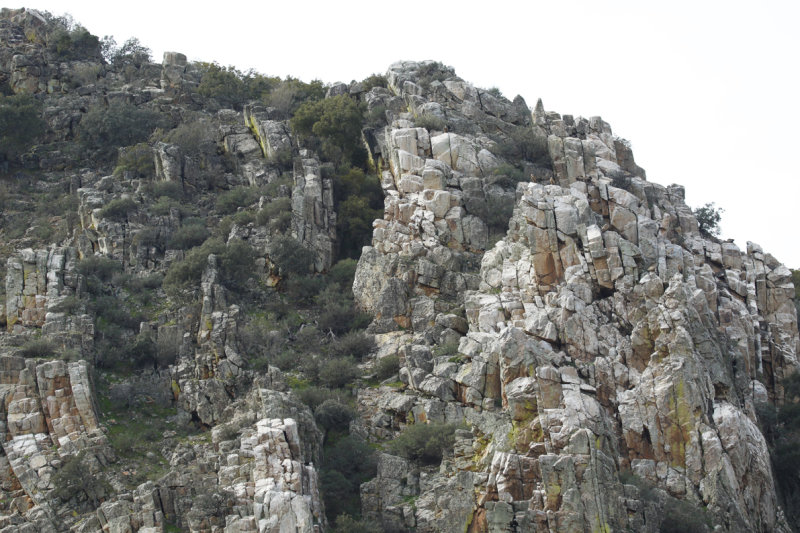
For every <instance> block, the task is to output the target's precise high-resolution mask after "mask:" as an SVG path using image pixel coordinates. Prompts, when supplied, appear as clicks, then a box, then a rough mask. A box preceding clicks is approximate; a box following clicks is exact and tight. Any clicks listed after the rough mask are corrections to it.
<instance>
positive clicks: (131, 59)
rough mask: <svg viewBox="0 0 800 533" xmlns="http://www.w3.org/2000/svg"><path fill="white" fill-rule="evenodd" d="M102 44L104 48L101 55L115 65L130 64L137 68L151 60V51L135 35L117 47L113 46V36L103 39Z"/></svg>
mask: <svg viewBox="0 0 800 533" xmlns="http://www.w3.org/2000/svg"><path fill="white" fill-rule="evenodd" d="M103 45H104V47H105V48H106V50H104V54H103V56H104V57H106V58H107V59H108V60H109V61H110V62H111V63H113V64H114V65H115V66H125V65H132V66H135V67H137V68H138V67H141V66H142V65H144V64H145V63H150V62H151V61H152V53H153V52H152V51H151V50H150V49H149V48H147V47H146V46H144V45H143V44H142V43H141V42H140V41H139V39H137V38H136V37H131V38H130V39H128V40H127V41H125V42H124V43H122V46H120V47H119V48H117V47H116V46H115V45H116V43H114V42H113V38H111V41H109V42H106V41H105V39H104V42H103ZM109 45H110V46H109Z"/></svg>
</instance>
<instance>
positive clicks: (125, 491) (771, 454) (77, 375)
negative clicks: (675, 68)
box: [0, 9, 800, 533]
mask: <svg viewBox="0 0 800 533" xmlns="http://www.w3.org/2000/svg"><path fill="white" fill-rule="evenodd" d="M0 94H1V95H0V99H1V100H0V141H1V142H0V174H1V176H0V177H1V178H2V179H1V180H0V187H1V189H0V202H1V204H0V205H2V216H0V264H2V265H4V267H3V268H4V273H5V279H6V283H5V291H4V294H3V301H4V305H3V315H2V319H3V322H4V326H5V327H4V328H3V330H4V331H3V332H2V333H0V400H1V401H0V406H2V409H0V422H1V424H0V430H2V432H3V434H4V436H5V438H4V439H3V446H2V450H0V483H2V491H3V493H2V499H0V533H9V532H12V531H13V532H39V531H48V532H49V531H52V532H61V531H75V532H81V533H89V532H99V531H108V532H126V531H141V532H144V533H154V532H174V531H192V532H195V531H196V532H223V531H224V532H225V533H234V532H240V533H245V532H259V533H261V532H270V533H272V532H275V533H277V532H280V533H283V532H295V531H297V532H309V533H310V532H313V531H320V532H321V531H337V532H345V531H350V532H359V531H365V532H369V531H390V532H391V531H398V532H400V531H416V532H453V533H457V532H458V533H461V532H465V531H466V532H470V533H477V532H522V531H548V532H596V531H602V532H611V531H644V532H669V531H689V532H694V531H697V532H700V531H730V532H739V531H761V532H772V531H784V532H789V531H792V530H793V528H794V527H795V526H796V525H797V524H798V523H800V521H799V520H798V518H799V517H800V515H798V511H796V509H797V506H796V505H794V503H795V502H796V500H797V496H796V495H797V494H798V492H797V489H798V482H800V477H798V476H799V475H800V462H798V461H797V459H796V457H797V452H796V451H795V450H796V449H798V448H797V445H798V444H800V423H798V422H797V420H798V417H797V416H796V411H797V410H796V408H795V407H796V405H797V401H798V399H800V381H799V380H798V379H797V377H796V376H797V374H795V371H796V369H797V366H798V362H797V357H796V354H797V349H798V328H797V314H796V311H795V289H794V285H793V283H792V273H791V272H790V271H789V270H788V269H787V268H786V267H785V266H783V265H782V264H780V262H779V261H777V260H776V259H775V258H774V257H773V256H772V255H770V254H769V253H767V252H765V251H764V250H762V249H761V247H759V246H758V245H757V244H755V243H748V245H747V249H746V250H740V249H739V248H738V247H737V246H736V245H735V244H733V243H732V242H728V241H721V240H719V239H718V238H716V237H715V236H714V223H715V221H714V217H713V212H712V213H708V212H704V213H703V212H695V211H693V210H692V209H691V208H689V207H688V206H687V205H686V204H685V201H684V188H683V187H682V186H680V185H669V186H662V185H659V184H656V183H652V182H649V181H647V180H646V174H645V171H644V169H642V168H641V167H639V166H638V165H637V163H636V162H635V159H634V156H633V153H632V150H631V148H630V144H629V143H628V142H627V141H625V140H624V139H622V138H620V137H618V136H616V135H615V134H614V133H613V131H612V129H611V126H610V125H609V124H608V123H607V122H606V121H604V120H603V119H602V118H600V117H591V118H588V119H587V118H583V117H573V116H571V115H561V114H559V113H556V112H553V111H547V110H546V108H545V106H544V104H543V103H542V102H541V101H539V102H537V103H536V105H535V106H534V107H532V108H531V107H529V105H528V103H526V102H525V101H524V100H523V99H522V98H521V97H519V96H517V97H516V98H514V99H513V100H509V99H507V98H506V97H504V96H503V95H502V94H500V93H499V91H497V90H484V89H480V88H477V87H474V86H473V85H471V84H470V83H469V82H467V81H465V80H462V79H461V78H459V77H458V76H457V75H456V73H455V72H454V71H453V69H452V68H450V67H447V66H445V65H442V64H441V63H437V62H434V61H424V62H411V61H409V62H398V63H395V64H393V65H391V66H389V68H388V70H387V71H386V73H385V74H376V75H373V76H370V77H369V78H367V79H365V80H362V81H353V82H351V83H333V84H325V83H322V82H318V81H314V82H310V83H305V82H302V81H300V80H297V79H293V78H285V79H281V78H277V77H270V76H265V75H262V74H259V73H254V72H241V71H237V70H235V69H233V68H223V67H220V66H219V65H215V64H208V63H194V62H189V61H187V59H186V56H185V55H183V54H181V53H177V52H169V53H166V54H165V55H164V58H163V61H162V62H160V63H156V62H154V61H153V60H152V58H151V57H150V54H149V51H148V50H147V49H146V48H145V47H144V46H142V45H141V43H138V42H137V41H135V40H132V41H128V42H127V43H124V44H123V45H122V46H115V45H114V44H113V43H110V42H109V41H102V40H100V39H98V38H97V37H95V36H93V35H92V34H90V33H89V32H88V31H86V30H85V29H83V28H81V27H80V26H75V25H74V24H71V23H70V21H68V20H65V19H60V18H56V17H53V16H51V15H49V14H47V13H40V12H37V11H34V10H25V9H22V10H9V9H3V10H2V12H0Z"/></svg>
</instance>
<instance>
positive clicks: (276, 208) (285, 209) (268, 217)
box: [256, 196, 292, 233]
mask: <svg viewBox="0 0 800 533" xmlns="http://www.w3.org/2000/svg"><path fill="white" fill-rule="evenodd" d="M256 222H257V223H258V225H260V226H267V225H268V226H269V228H270V230H272V231H279V232H281V233H282V232H285V231H286V230H288V229H289V225H290V224H291V222H292V199H291V198H289V197H288V196H280V197H278V198H274V199H273V200H272V201H270V202H269V203H268V204H266V205H265V206H264V207H262V208H261V210H260V211H259V212H258V214H257V215H256Z"/></svg>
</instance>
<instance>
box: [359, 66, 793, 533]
mask: <svg viewBox="0 0 800 533" xmlns="http://www.w3.org/2000/svg"><path fill="white" fill-rule="evenodd" d="M420 68H421V65H419V64H398V65H395V66H393V67H392V69H390V81H391V82H392V83H393V84H394V85H392V86H391V87H392V89H393V90H394V91H395V92H396V93H397V94H399V95H401V96H403V97H404V98H405V99H406V101H407V102H408V103H409V106H410V107H411V108H412V109H423V108H425V109H434V110H436V111H437V112H440V115H441V116H444V117H454V122H455V123H458V121H457V119H458V118H460V117H459V114H460V113H464V114H466V113H465V107H467V106H468V105H469V106H470V108H471V109H473V110H474V109H475V108H478V109H480V110H481V111H482V112H483V113H486V115H485V120H486V123H485V124H486V125H487V126H488V125H492V126H495V125H496V124H497V122H498V121H499V120H503V118H502V117H506V116H514V115H513V113H512V110H508V111H507V112H505V113H503V112H498V111H495V110H493V109H491V108H488V107H487V106H481V105H480V104H479V102H480V96H481V94H480V91H478V90H475V89H473V88H471V87H469V86H467V85H466V84H464V83H463V82H460V81H453V80H452V79H445V80H444V81H443V82H433V83H431V84H430V86H429V87H428V88H427V90H426V89H423V88H420V86H419V85H417V84H416V83H415V82H414V81H411V80H413V79H414V73H415V72H416V71H417V70H419V69H420ZM440 83H441V85H440ZM476 93H477V95H478V97H477V100H478V101H477V102H476V97H475V96H474V95H475V94H476ZM471 95H473V96H472V97H471ZM454 101H455V102H458V104H457V105H453V104H452V102H454ZM505 105H506V106H509V104H508V103H507V102H506V104H505ZM482 118H484V117H483V116H480V115H478V114H473V115H472V119H473V120H474V121H475V124H476V129H475V130H473V132H476V131H477V129H479V128H481V127H482V126H483V125H484V122H482ZM408 120H409V121H410V120H412V119H411V117H409V119H408ZM531 122H532V126H531V127H532V128H534V129H535V130H536V131H539V132H541V133H542V134H543V135H547V147H548V150H549V153H550V156H551V158H552V161H553V178H552V179H551V180H550V184H548V183H547V182H545V183H536V182H531V183H520V184H519V185H518V186H517V189H516V191H515V197H516V200H515V207H514V212H513V216H511V218H510V220H509V223H508V231H507V233H506V234H505V235H504V237H503V238H502V239H501V240H499V241H498V242H497V243H496V244H494V245H493V246H487V241H486V237H485V235H486V230H485V227H486V226H485V224H484V222H483V220H482V219H481V216H483V217H485V216H486V214H485V213H486V212H485V211H483V212H481V209H479V208H475V207H473V206H471V205H469V204H468V203H467V202H466V200H465V199H466V198H467V192H468V191H476V190H477V191H481V189H483V192H484V194H485V195H486V196H488V194H486V193H487V192H488V191H487V190H486V188H487V186H490V185H487V183H486V176H487V173H488V172H487V171H488V170H489V169H491V168H496V167H497V166H498V163H497V162H496V160H495V158H494V157H489V155H486V154H484V156H483V157H482V156H481V154H482V153H483V152H482V151H481V149H480V143H481V140H480V139H481V137H480V132H479V131H477V133H472V135H474V137H473V136H471V135H470V134H464V135H463V136H461V135H455V134H453V133H438V132H436V131H429V130H427V129H425V128H413V127H409V123H408V122H407V121H406V120H403V119H402V118H401V119H399V120H395V121H394V123H393V124H392V127H391V128H390V129H387V131H386V134H385V139H386V147H385V155H386V156H387V159H388V160H389V161H390V162H391V164H390V170H387V171H385V173H384V189H385V190H386V214H385V217H384V219H383V220H378V221H376V222H375V231H374V234H373V246H372V248H367V249H365V252H364V254H363V256H362V258H361V260H360V262H359V270H358V273H357V277H356V284H355V287H354V290H355V293H356V295H357V298H360V303H361V305H362V306H363V307H364V308H366V309H368V310H370V311H372V312H373V313H375V316H376V321H375V324H374V327H375V329H376V331H381V330H388V329H396V328H392V327H391V326H392V325H391V324H389V323H388V321H389V320H391V321H393V322H394V323H395V324H397V325H399V326H402V327H403V328H404V329H406V332H405V333H401V334H400V335H401V337H400V340H398V337H397V336H396V335H395V336H392V337H389V336H386V335H384V336H379V338H382V337H383V338H384V340H383V344H384V348H383V349H384V351H387V350H388V351H390V352H391V351H395V352H396V353H398V354H399V355H400V357H401V362H402V365H403V367H402V368H401V372H400V377H401V379H402V380H403V381H404V382H405V383H406V384H407V386H408V387H409V390H408V391H407V392H406V393H388V396H387V395H381V396H379V397H378V398H377V401H376V399H375V398H372V397H371V396H367V395H363V396H362V398H361V404H362V410H363V412H365V413H369V418H365V419H364V421H363V423H364V425H365V431H367V432H368V433H370V432H371V434H373V435H374V436H375V437H377V436H378V435H380V434H382V433H383V432H385V429H383V428H387V427H388V428H392V427H397V426H398V424H399V425H400V426H402V425H403V424H404V423H405V422H406V420H407V419H414V420H416V421H417V422H418V423H419V422H424V421H428V420H434V421H446V422H463V421H466V422H467V423H468V424H469V425H470V426H471V428H472V431H471V432H463V431H462V432H459V436H458V439H457V444H456V447H455V455H454V456H453V458H452V463H447V462H446V463H444V464H443V466H442V468H441V469H440V470H439V471H438V472H427V473H425V472H420V473H418V474H409V467H408V465H406V466H397V465H394V463H393V462H392V461H394V459H392V458H390V457H383V458H382V459H381V463H380V464H381V466H380V467H379V478H378V479H377V480H376V482H375V485H370V487H366V486H365V488H364V491H365V498H364V503H365V505H366V506H367V507H366V509H367V510H368V512H369V513H371V514H372V516H375V517H378V518H380V519H381V520H382V521H383V522H384V524H385V527H397V528H400V529H403V528H412V527H416V530H417V531H454V532H455V531H463V530H464V529H465V527H466V529H467V530H468V531H507V530H508V529H507V528H509V527H512V526H511V524H512V523H513V524H516V527H517V528H518V529H517V530H520V531H540V530H548V531H612V530H626V529H634V530H648V531H649V530H651V529H652V528H657V527H658V526H657V524H658V523H659V522H660V518H658V514H657V511H653V507H652V505H650V506H648V501H647V500H646V498H645V496H644V495H643V493H642V492H641V491H640V490H639V489H637V487H636V486H634V485H631V484H630V482H629V481H627V480H628V479H629V477H626V476H630V475H633V476H634V477H635V478H637V479H639V480H640V481H641V480H644V482H645V483H646V484H650V486H653V487H657V489H658V490H657V494H658V496H652V495H650V496H649V497H651V498H661V500H659V502H658V505H660V506H662V507H663V504H664V501H665V498H666V499H668V498H676V499H679V500H682V501H684V502H689V503H690V504H692V505H695V506H696V507H697V508H707V509H708V511H709V513H710V514H711V515H712V516H713V522H714V523H715V524H719V525H721V526H722V527H723V529H725V530H730V531H745V530H747V531H778V530H782V531H788V526H787V525H786V523H785V521H784V520H783V518H782V516H783V515H782V512H781V511H780V510H779V505H778V500H777V498H776V496H775V482H774V479H773V475H772V471H771V465H770V461H769V459H768V458H769V452H768V449H767V445H766V441H765V439H764V437H763V436H762V435H761V433H760V431H759V429H758V425H757V418H756V411H755V406H756V404H758V403H760V402H766V401H772V402H776V401H777V402H779V401H781V400H782V397H783V391H782V388H781V386H780V382H781V380H782V378H783V377H785V376H786V375H788V374H790V373H792V372H794V371H795V369H796V368H797V359H796V353H797V347H798V330H797V323H796V316H795V313H794V305H793V296H794V288H793V285H792V284H791V279H790V272H789V271H788V269H786V268H785V267H784V266H782V265H780V263H779V262H778V261H776V260H775V259H774V258H773V257H772V256H770V255H769V254H765V253H764V252H763V251H762V250H761V249H760V248H759V247H758V246H757V245H755V244H752V243H749V244H748V249H747V250H746V251H741V250H739V249H738V248H737V247H736V246H735V245H733V244H732V243H720V242H719V241H717V240H715V239H713V238H710V237H708V236H705V235H703V234H702V233H701V232H700V231H699V228H698V224H697V220H696V219H695V218H694V216H693V214H692V210H691V209H690V208H688V207H687V206H686V205H685V203H684V194H683V189H682V188H681V187H680V186H674V185H673V186H670V187H663V186H660V185H657V184H654V183H650V182H647V181H645V179H644V171H642V170H641V169H640V168H639V167H638V166H637V165H636V164H635V163H634V162H633V156H632V153H631V151H630V147H629V145H628V143H627V142H625V141H623V140H621V139H618V138H616V137H614V136H613V134H612V133H611V129H610V127H609V126H608V124H607V123H605V122H604V121H602V120H601V119H599V118H592V119H590V120H586V119H582V118H578V119H573V118H572V117H570V116H564V117H563V118H562V117H561V116H559V115H558V114H555V113H545V112H544V108H543V106H542V104H541V102H540V103H539V104H538V105H537V107H536V110H535V112H534V113H533V116H532V121H531ZM443 147H444V148H443ZM533 178H534V179H535V178H536V176H535V175H534V176H533ZM473 183H474V185H472V184H473ZM467 184H469V185H467ZM478 197H480V192H479V194H478ZM473 199H474V197H473ZM471 218H472V219H475V222H470V219H471ZM465 227H469V228H471V230H470V231H465V229H464V228H465ZM476 230H477V231H476ZM464 257H469V258H470V260H469V261H464V260H461V261H459V258H464ZM478 262H480V269H478V268H477V266H476V265H477V263H478ZM459 305H463V309H464V311H465V316H466V319H467V323H468V330H467V329H466V328H459V327H454V326H451V327H446V324H450V323H452V322H453V318H452V317H453V316H454V315H453V311H452V309H451V308H452V307H454V306H455V307H458V306H459ZM456 316H457V315H456ZM464 333H466V335H464ZM462 335H463V336H462ZM446 339H457V340H458V339H460V340H459V344H458V350H457V355H456V356H455V357H448V356H444V357H443V356H439V357H436V356H435V354H434V353H432V350H431V347H430V344H436V343H439V344H442V343H443V342H444V341H445V340H446ZM432 341H433V342H432ZM389 398H391V399H389ZM376 408H377V410H376ZM381 413H383V415H381ZM365 416H366V415H365ZM378 421H381V422H380V423H379V425H378V426H375V425H374V424H375V423H376V422H378ZM412 470H413V469H412ZM625 472H631V473H632V474H626V473H625ZM409 475H412V476H413V475H418V476H420V477H419V480H418V481H414V482H410V481H408V480H407V479H408V476H409ZM423 480H425V481H423ZM395 485H397V487H406V488H404V489H403V490H399V489H398V490H393V489H391V487H393V486H395ZM639 485H640V486H642V484H641V483H640V484H639ZM745 486H746V487H747V489H744V487H745ZM462 493H465V494H467V495H469V496H466V497H465V499H464V500H463V501H462V500H460V499H459V498H458V497H455V495H456V494H462ZM445 494H446V495H447V496H446V497H444V498H443V497H442V495H445ZM409 497H415V498H416V503H415V505H413V506H410V505H407V504H404V501H407V500H408V498H409ZM658 505H656V507H658ZM654 512H655V513H656V514H653V513H654ZM465 524H466V526H465ZM653 524H655V525H653ZM652 530H655V529H652Z"/></svg>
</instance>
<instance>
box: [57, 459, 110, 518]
mask: <svg viewBox="0 0 800 533" xmlns="http://www.w3.org/2000/svg"><path fill="white" fill-rule="evenodd" d="M86 453H87V452H86V451H82V452H80V453H79V454H78V455H74V456H72V457H70V458H68V459H67V460H66V461H64V464H63V465H62V466H61V468H59V469H58V471H57V472H56V473H55V474H53V477H52V479H51V482H52V484H53V487H54V489H53V496H55V497H56V498H59V499H60V500H62V501H64V502H68V501H70V500H72V499H73V498H77V499H78V500H79V501H80V500H84V499H85V500H88V502H89V503H90V504H91V505H92V506H93V507H95V506H97V505H99V504H100V502H101V501H102V500H103V499H104V498H106V497H108V495H109V494H110V493H111V491H112V488H111V485H109V483H108V481H106V480H105V478H103V477H101V476H99V475H97V473H96V472H95V471H94V469H93V468H92V466H91V464H90V462H89V459H88V457H87V455H86Z"/></svg>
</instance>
